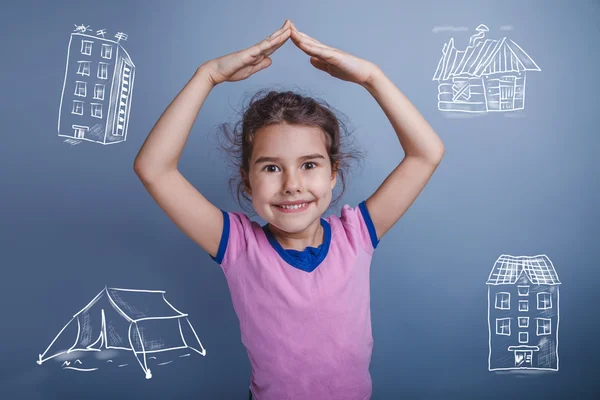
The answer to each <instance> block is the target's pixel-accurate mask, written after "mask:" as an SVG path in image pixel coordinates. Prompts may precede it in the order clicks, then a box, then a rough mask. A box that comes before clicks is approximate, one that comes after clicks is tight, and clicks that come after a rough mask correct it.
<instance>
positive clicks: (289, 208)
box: [279, 203, 308, 210]
mask: <svg viewBox="0 0 600 400" xmlns="http://www.w3.org/2000/svg"><path fill="white" fill-rule="evenodd" d="M307 204H308V203H303V204H298V205H296V206H279V207H281V208H286V209H288V210H297V209H299V208H301V207H304V206H305V205H307Z"/></svg>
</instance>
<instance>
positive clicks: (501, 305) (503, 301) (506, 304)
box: [496, 292, 510, 310]
mask: <svg viewBox="0 0 600 400" xmlns="http://www.w3.org/2000/svg"><path fill="white" fill-rule="evenodd" d="M496 308H497V309H499V310H510V293H507V292H498V293H496Z"/></svg>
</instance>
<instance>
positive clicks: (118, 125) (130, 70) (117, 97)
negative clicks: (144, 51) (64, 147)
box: [58, 26, 135, 145]
mask: <svg viewBox="0 0 600 400" xmlns="http://www.w3.org/2000/svg"><path fill="white" fill-rule="evenodd" d="M76 31H77V32H73V33H71V37H70V39H69V45H68V49H67V64H66V68H65V77H64V83H63V89H62V93H61V96H60V106H59V112H58V136H63V137H67V138H71V139H67V141H73V140H86V141H90V142H94V143H101V144H105V145H106V144H114V143H120V142H123V141H125V140H126V139H127V127H128V125H129V113H130V111H131V100H132V95H133V81H134V77H135V65H134V64H133V61H132V60H131V57H129V54H128V53H127V51H126V50H125V49H124V48H123V46H122V45H121V43H120V41H121V40H123V39H126V38H127V35H125V34H124V33H122V32H119V33H118V34H116V35H115V37H116V38H117V41H114V40H109V39H105V38H104V33H105V31H104V30H100V31H98V35H99V36H92V35H88V34H86V33H85V31H86V27H83V26H80V27H77V28H76Z"/></svg>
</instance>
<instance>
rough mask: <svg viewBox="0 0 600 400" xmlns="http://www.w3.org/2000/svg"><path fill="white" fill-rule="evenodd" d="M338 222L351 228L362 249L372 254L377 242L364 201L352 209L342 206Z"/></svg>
mask: <svg viewBox="0 0 600 400" xmlns="http://www.w3.org/2000/svg"><path fill="white" fill-rule="evenodd" d="M340 221H341V222H342V224H343V225H349V226H350V227H352V228H353V229H354V230H355V231H356V232H357V234H358V241H359V242H360V243H361V244H362V246H363V248H364V249H365V250H366V251H367V253H369V254H373V252H374V251H375V249H376V248H377V245H378V244H379V240H378V239H377V232H376V231H375V225H373V221H372V220H371V215H370V214H369V210H368V209H367V203H366V201H362V202H361V203H359V205H358V206H356V207H354V208H353V207H350V206H349V205H348V204H346V205H344V207H342V211H341V216H340Z"/></svg>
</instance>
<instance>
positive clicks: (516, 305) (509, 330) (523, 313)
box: [486, 254, 561, 371]
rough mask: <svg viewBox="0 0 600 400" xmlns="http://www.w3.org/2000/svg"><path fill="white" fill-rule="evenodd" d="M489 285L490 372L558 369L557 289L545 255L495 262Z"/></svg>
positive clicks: (502, 259) (552, 267)
mask: <svg viewBox="0 0 600 400" xmlns="http://www.w3.org/2000/svg"><path fill="white" fill-rule="evenodd" d="M486 283H487V285H488V331H489V357H488V370H490V371H496V370H512V369H535V370H552V371H558V325H559V291H558V288H559V285H560V283H561V282H560V281H559V280H558V275H557V274H556V270H555V269H554V266H553V265H552V261H550V259H549V258H548V256H546V255H545V254H543V255H537V256H511V255H507V254H502V255H501V256H500V257H498V259H497V260H496V262H495V264H494V267H493V268H492V271H491V272H490V275H489V278H488V280H487V282H486Z"/></svg>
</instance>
